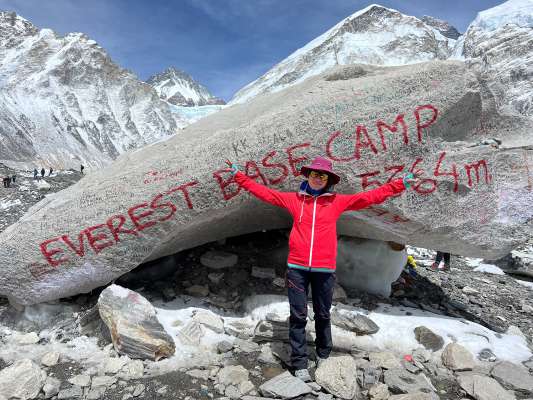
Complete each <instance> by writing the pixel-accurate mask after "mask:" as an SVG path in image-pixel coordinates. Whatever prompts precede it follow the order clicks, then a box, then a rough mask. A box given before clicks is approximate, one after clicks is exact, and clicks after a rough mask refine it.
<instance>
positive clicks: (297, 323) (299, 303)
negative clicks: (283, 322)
mask: <svg viewBox="0 0 533 400" xmlns="http://www.w3.org/2000/svg"><path fill="white" fill-rule="evenodd" d="M335 280H336V276H335V273H330V272H310V271H305V270H300V269H295V268H288V270H287V288H288V294H289V305H290V318H289V322H290V323H289V341H290V344H291V350H292V351H291V364H292V367H293V368H294V369H306V368H307V341H306V336H305V325H306V324H307V294H308V291H309V285H311V290H312V294H313V312H314V313H315V330H316V339H315V348H316V353H317V355H318V356H319V357H321V358H328V357H329V353H331V348H332V347H333V342H332V340H331V321H330V308H331V301H332V299H333V289H334V286H335Z"/></svg>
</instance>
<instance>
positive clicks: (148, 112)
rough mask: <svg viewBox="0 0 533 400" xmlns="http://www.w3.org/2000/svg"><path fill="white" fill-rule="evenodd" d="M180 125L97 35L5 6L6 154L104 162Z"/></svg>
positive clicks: (0, 30) (2, 84)
mask: <svg viewBox="0 0 533 400" xmlns="http://www.w3.org/2000/svg"><path fill="white" fill-rule="evenodd" d="M176 131H177V121H176V114H173V113H172V112H171V110H170V106H169V104H168V103H167V102H165V101H162V100H161V99H160V98H159V96H158V94H157V92H156V91H155V90H154V89H153V88H152V87H151V86H150V85H148V84H146V83H144V82H141V81H140V80H139V79H138V78H137V77H136V76H135V75H134V74H132V73H131V72H129V71H127V70H125V69H122V68H120V67H119V66H118V65H116V64H115V63H114V62H113V61H112V60H111V59H110V57H109V56H108V55H107V53H106V52H105V50H104V49H102V48H101V47H100V46H98V45H97V44H96V42H95V41H93V40H91V39H89V38H88V37H87V36H85V35H83V34H81V33H71V34H68V35H66V36H64V37H61V36H58V35H56V34H55V33H54V32H53V31H52V30H50V29H38V28H36V27H35V26H34V25H33V24H31V23H30V22H29V21H27V20H25V19H24V18H22V17H20V16H18V15H16V14H15V13H10V12H0V161H2V162H4V163H6V164H11V165H17V166H18V167H26V168H28V167H31V168H33V166H44V167H48V166H52V167H54V168H68V167H75V168H78V167H79V165H80V164H84V165H88V166H95V167H96V166H103V165H105V164H107V163H109V162H110V161H112V160H113V159H115V158H116V157H117V156H118V155H119V154H121V153H123V152H125V151H127V150H130V149H133V148H137V147H141V146H143V145H145V144H148V143H151V142H154V141H157V140H160V139H162V138H164V137H166V136H169V135H172V134H174V133H176Z"/></svg>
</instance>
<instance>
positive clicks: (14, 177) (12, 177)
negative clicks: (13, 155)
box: [11, 174, 17, 183]
mask: <svg viewBox="0 0 533 400" xmlns="http://www.w3.org/2000/svg"><path fill="white" fill-rule="evenodd" d="M16 178H17V175H15V174H13V175H12V176H11V180H12V181H13V183H15V179H16Z"/></svg>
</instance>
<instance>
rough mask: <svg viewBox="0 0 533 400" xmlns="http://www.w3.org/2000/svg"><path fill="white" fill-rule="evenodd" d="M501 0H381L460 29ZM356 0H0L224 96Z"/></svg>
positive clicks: (148, 71) (132, 64)
mask: <svg viewBox="0 0 533 400" xmlns="http://www.w3.org/2000/svg"><path fill="white" fill-rule="evenodd" d="M502 2H503V0H446V1H442V0H403V1H398V0H384V1H381V2H378V4H381V5H383V6H386V7H391V8H395V9H397V10H399V11H401V12H403V13H404V14H408V15H414V16H417V17H421V16H422V15H431V16H433V17H436V18H440V19H444V20H447V21H448V22H450V23H451V24H452V25H454V26H455V27H456V28H457V29H458V30H459V31H460V32H464V31H465V30H466V28H467V27H468V24H469V23H470V22H471V21H472V20H473V19H474V18H475V16H476V14H477V12H479V11H482V10H485V9H487V8H490V7H493V6H495V5H498V4H501V3H502ZM372 3H373V2H372V1H359V0H150V1H148V0H86V1H81V0H0V9H2V10H9V11H15V12H17V13H18V14H20V15H22V16H23V17H24V18H26V19H28V20H30V21H31V22H32V23H33V24H35V25H36V26H37V27H39V28H50V29H53V30H54V31H56V32H57V33H59V34H66V33H69V32H83V33H85V34H87V35H88V36H89V37H90V38H92V39H94V40H96V41H97V42H98V44H99V45H100V46H102V47H103V48H105V49H106V50H107V51H108V53H109V54H110V56H111V57H112V59H113V60H114V61H115V62H117V63H118V64H119V65H121V66H122V67H124V68H127V69H129V70H131V71H133V72H134V73H135V74H137V75H138V76H139V78H141V79H143V80H146V79H147V78H148V77H149V76H150V75H152V74H154V73H157V72H160V71H162V70H164V69H165V68H167V67H169V66H175V67H176V68H178V69H182V70H184V71H186V72H187V73H189V74H191V75H192V76H193V78H195V79H196V80H197V81H199V82H200V83H202V84H204V85H205V86H207V88H208V89H209V90H210V91H211V92H212V93H213V94H214V95H216V96H219V97H222V98H224V99H226V100H229V99H230V98H231V96H232V95H233V94H234V93H235V92H236V91H237V90H238V89H240V88H241V87H243V86H244V85H246V84H247V83H249V82H251V81H253V80H254V79H256V78H258V77H259V76H260V75H262V74H263V73H265V72H266V71H267V70H268V69H270V68H271V67H272V66H273V65H275V64H277V63H278V62H279V61H281V60H283V59H284V58H285V57H287V56H288V55H289V54H290V53H292V52H293V51H294V50H296V49H298V48H300V47H302V46H304V45H305V44H306V43H307V42H309V41H311V40H312V39H314V38H315V37H317V36H319V35H320V34H322V33H324V32H325V31H326V30H328V29H329V28H331V27H332V26H333V25H335V24H336V23H337V22H339V21H340V20H342V19H343V18H345V17H347V16H349V15H351V14H353V13H354V12H356V11H357V10H360V9H361V8H364V7H366V6H367V5H369V4H372Z"/></svg>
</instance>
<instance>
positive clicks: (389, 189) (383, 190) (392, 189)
mask: <svg viewBox="0 0 533 400" xmlns="http://www.w3.org/2000/svg"><path fill="white" fill-rule="evenodd" d="M417 181H418V174H412V173H409V174H407V175H406V176H405V177H404V178H403V179H402V178H400V179H395V180H393V181H392V182H390V183H386V184H384V185H382V186H380V187H378V188H377V189H373V190H369V191H367V192H361V193H355V194H348V195H346V194H341V195H337V196H338V200H337V202H338V207H339V208H340V210H341V212H343V211H348V210H351V211H354V210H360V209H362V208H366V207H369V206H371V205H373V204H380V203H383V202H384V201H385V200H387V199H388V198H390V197H393V196H397V195H399V194H401V193H402V192H403V191H404V190H405V189H409V188H410V187H411V185H413V184H415V183H416V182H417Z"/></svg>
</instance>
